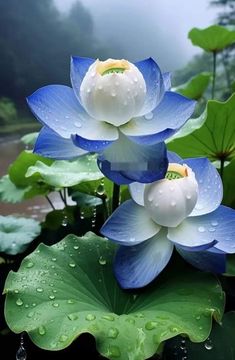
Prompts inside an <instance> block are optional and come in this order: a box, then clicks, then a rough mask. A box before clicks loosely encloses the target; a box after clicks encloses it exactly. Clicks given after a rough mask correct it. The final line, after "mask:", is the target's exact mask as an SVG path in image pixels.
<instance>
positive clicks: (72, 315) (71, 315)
mask: <svg viewBox="0 0 235 360" xmlns="http://www.w3.org/2000/svg"><path fill="white" fill-rule="evenodd" d="M68 319H69V320H71V321H74V320H77V319H78V315H77V314H69V315H68Z"/></svg>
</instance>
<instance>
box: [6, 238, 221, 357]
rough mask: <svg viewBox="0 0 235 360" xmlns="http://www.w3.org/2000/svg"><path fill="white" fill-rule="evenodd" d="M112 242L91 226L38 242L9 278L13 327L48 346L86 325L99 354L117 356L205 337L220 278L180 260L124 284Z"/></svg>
mask: <svg viewBox="0 0 235 360" xmlns="http://www.w3.org/2000/svg"><path fill="white" fill-rule="evenodd" d="M115 249H116V247H115V246H114V244H113V243H112V242H110V241H108V240H106V239H103V238H100V237H98V236H96V235H95V234H93V233H87V234H86V235H85V236H84V237H82V238H78V237H76V236H74V235H69V236H67V237H66V238H65V239H64V240H62V241H61V242H59V243H57V244H55V245H53V246H51V247H47V246H45V245H44V244H41V245H39V247H38V248H37V249H36V250H35V251H34V252H33V253H32V254H31V255H29V256H28V257H26V258H25V259H24V260H23V262H22V264H21V267H20V269H19V271H18V272H17V273H14V272H10V273H9V275H8V278H7V280H6V284H5V293H6V294H7V296H6V306H5V316H6V320H7V323H8V326H9V327H10V329H11V330H12V331H14V332H16V333H20V332H22V331H27V332H28V334H29V336H30V338H31V339H32V341H33V342H34V343H35V344H36V345H37V346H39V347H41V348H43V349H48V350H60V349H63V348H66V347H67V346H69V345H70V344H71V343H72V342H73V341H74V340H75V339H76V338H77V337H78V336H79V335H80V334H82V333H85V332H88V333H91V334H92V335H93V336H94V337H95V338H96V345H97V349H98V351H99V352H100V353H101V354H102V355H103V356H105V357H107V358H108V359H116V358H119V359H120V360H127V359H133V360H143V359H146V358H148V357H150V356H152V355H153V354H154V353H155V352H156V351H157V349H158V348H159V345H160V344H161V343H162V342H163V341H164V340H166V339H169V338H172V337H174V336H176V335H178V334H186V335H188V336H189V337H190V339H191V340H192V341H195V342H200V341H204V340H205V339H206V338H207V336H208V334H209V332H210V329H211V323H212V316H213V317H214V318H215V319H216V320H217V321H220V319H221V316H222V312H223V305H224V298H223V292H222V289H221V286H220V285H219V283H218V282H217V280H216V279H215V278H214V277H213V276H212V275H210V274H207V273H202V272H199V271H197V270H194V269H192V268H191V267H189V266H187V267H186V265H185V262H183V261H180V262H179V264H175V263H173V264H172V265H171V266H170V267H169V266H168V269H167V270H165V271H164V272H163V274H162V275H161V276H160V277H159V278H158V279H157V281H155V282H154V283H153V284H152V285H151V286H149V287H147V288H145V289H143V290H142V291H141V292H134V293H131V292H127V291H123V290H121V289H120V287H119V286H118V284H117V282H116V280H115V278H114V276H113V272H112V263H113V256H114V253H115ZM130 276H131V274H130Z"/></svg>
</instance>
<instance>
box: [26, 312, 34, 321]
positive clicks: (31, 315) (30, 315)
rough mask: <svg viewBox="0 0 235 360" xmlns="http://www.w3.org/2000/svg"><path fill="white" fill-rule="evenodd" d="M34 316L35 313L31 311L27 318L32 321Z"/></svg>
mask: <svg viewBox="0 0 235 360" xmlns="http://www.w3.org/2000/svg"><path fill="white" fill-rule="evenodd" d="M33 316H34V312H33V311H30V312H29V313H28V314H27V317H28V318H29V319H31V318H32V317H33Z"/></svg>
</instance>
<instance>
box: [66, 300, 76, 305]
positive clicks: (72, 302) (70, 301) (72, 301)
mask: <svg viewBox="0 0 235 360" xmlns="http://www.w3.org/2000/svg"><path fill="white" fill-rule="evenodd" d="M67 303H68V304H74V303H75V301H74V300H72V299H69V300H68V301H67Z"/></svg>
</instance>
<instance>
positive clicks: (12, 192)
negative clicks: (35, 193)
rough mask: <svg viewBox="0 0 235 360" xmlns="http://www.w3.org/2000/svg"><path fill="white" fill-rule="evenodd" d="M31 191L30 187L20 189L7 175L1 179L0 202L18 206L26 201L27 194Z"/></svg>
mask: <svg viewBox="0 0 235 360" xmlns="http://www.w3.org/2000/svg"><path fill="white" fill-rule="evenodd" d="M30 189H31V187H30V186H27V187H24V188H19V187H17V186H16V185H15V184H14V183H13V182H12V181H11V180H10V178H9V175H5V176H3V177H2V178H1V179H0V201H2V202H4V203H12V204H16V203H18V202H21V201H23V200H24V199H25V196H26V194H27V192H28V191H29V190H30Z"/></svg>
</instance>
